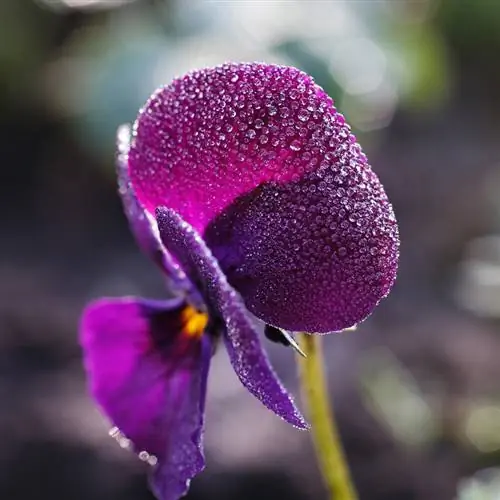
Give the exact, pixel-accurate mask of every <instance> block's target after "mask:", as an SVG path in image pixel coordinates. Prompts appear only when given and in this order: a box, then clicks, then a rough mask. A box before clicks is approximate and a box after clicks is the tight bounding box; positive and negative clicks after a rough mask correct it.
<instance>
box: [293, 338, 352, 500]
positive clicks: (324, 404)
mask: <svg viewBox="0 0 500 500" xmlns="http://www.w3.org/2000/svg"><path fill="white" fill-rule="evenodd" d="M298 342H299V345H300V347H301V349H302V350H303V351H304V354H305V355H306V357H305V358H304V357H301V356H297V360H298V365H299V374H300V385H301V390H302V397H303V399H304V402H305V404H306V405H307V407H308V410H309V418H310V420H311V427H312V428H311V432H312V435H313V441H314V447H315V450H316V456H317V459H318V463H319V467H320V470H321V473H322V474H323V478H324V480H325V483H326V487H327V489H328V493H329V498H330V499H331V500H356V499H357V498H358V497H357V494H356V490H355V489H354V485H353V483H352V480H351V477H350V473H349V467H348V465H347V461H346V459H345V455H344V451H343V448H342V443H341V441H340V435H339V432H338V429H337V424H336V422H335V419H334V418H333V413H332V412H331V410H330V408H331V406H330V402H329V398H328V390H327V384H326V380H325V373H324V368H323V356H322V352H321V337H320V336H319V335H309V334H306V333H300V334H298Z"/></svg>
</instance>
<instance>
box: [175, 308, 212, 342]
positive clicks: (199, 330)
mask: <svg viewBox="0 0 500 500" xmlns="http://www.w3.org/2000/svg"><path fill="white" fill-rule="evenodd" d="M181 321H182V332H183V333H184V334H185V335H187V336H188V337H194V338H200V337H201V336H202V335H203V332H204V331H205V328H206V326H207V324H208V314H207V313H205V312H201V311H198V309H195V308H194V307H192V306H189V305H188V306H186V307H185V308H184V309H183V310H182V312H181Z"/></svg>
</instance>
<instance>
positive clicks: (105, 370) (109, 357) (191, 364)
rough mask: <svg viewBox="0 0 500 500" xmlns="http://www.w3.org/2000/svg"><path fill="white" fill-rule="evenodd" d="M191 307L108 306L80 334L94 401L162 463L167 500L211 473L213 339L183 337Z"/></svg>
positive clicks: (136, 302) (89, 312) (157, 487)
mask: <svg viewBox="0 0 500 500" xmlns="http://www.w3.org/2000/svg"><path fill="white" fill-rule="evenodd" d="M184 306H185V304H184V303H183V301H182V300H180V299H174V300H170V301H161V302H160V301H147V300H143V299H136V298H122V299H102V300H100V301H97V302H94V303H92V304H90V305H89V306H88V307H87V309H86V311H85V313H84V316H83V319H82V324H81V332H80V341H81V344H82V347H83V350H84V357H85V368H86V371H87V374H88V376H89V380H90V389H91V392H92V395H93V396H94V398H95V399H96V401H97V402H98V404H99V405H100V406H101V407H102V409H103V410H104V412H105V413H106V414H107V416H108V417H109V418H110V420H111V421H112V422H113V424H114V425H115V426H116V427H118V428H119V429H120V432H121V433H123V435H124V436H125V437H126V438H127V439H128V440H130V443H131V446H132V447H133V450H134V451H135V452H136V453H138V454H139V456H140V457H141V458H143V457H151V460H152V461H154V462H157V464H156V465H155V469H154V473H153V477H152V487H153V490H154V491H155V493H156V495H157V497H158V498H159V499H161V500H177V499H178V498H179V497H181V496H182V495H183V494H184V493H185V492H186V491H187V488H188V485H189V481H190V480H191V478H193V477H194V476H195V475H196V474H198V473H199V472H200V471H201V470H202V469H203V468H204V457H203V450H202V442H201V440H202V433H203V425H204V406H205V393H206V383H207V376H208V368H209V362H210V356H211V351H212V349H211V345H210V338H209V337H208V336H207V335H203V336H202V337H201V339H200V338H194V337H188V336H186V335H185V334H183V333H182V330H181V325H182V321H181V317H180V315H181V312H182V310H183V308H184ZM141 452H142V453H141Z"/></svg>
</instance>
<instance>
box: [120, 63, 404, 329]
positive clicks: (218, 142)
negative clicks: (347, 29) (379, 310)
mask: <svg viewBox="0 0 500 500" xmlns="http://www.w3.org/2000/svg"><path fill="white" fill-rule="evenodd" d="M136 130H137V131H136V135H135V137H134V139H133V141H132V146H131V151H130V158H129V172H130V178H131V181H132V184H133V185H134V188H135V190H136V192H137V196H138V198H139V199H140V200H141V203H142V204H143V205H144V206H145V208H146V209H147V210H148V211H149V212H151V213H153V212H154V210H155V208H156V207H158V206H167V207H169V208H171V209H174V210H175V211H176V212H178V213H179V214H180V216H181V217H182V218H183V219H184V220H186V221H187V222H188V223H190V224H191V225H192V226H193V227H194V228H195V229H196V230H197V231H198V232H199V233H200V234H201V235H202V236H203V237H204V239H205V241H206V242H207V244H208V246H209V248H210V249H211V250H212V252H213V254H214V255H215V257H216V259H217V260H218V261H219V264H220V266H221V268H222V270H223V272H224V273H225V274H226V276H227V278H228V280H229V283H230V284H231V285H232V286H233V287H235V288H236V289H237V290H238V292H240V293H241V295H242V297H243V299H244V302H245V304H246V306H247V307H248V308H249V309H250V310H251V311H252V312H253V313H254V314H255V315H256V316H257V317H259V318H260V319H262V320H263V321H264V322H266V323H271V324H273V325H275V326H278V327H282V328H285V329H288V330H295V331H298V330H305V331H309V332H319V333H326V332H330V331H337V330H342V329H344V328H347V327H350V326H352V325H354V324H357V323H359V322H360V321H362V320H363V319H365V318H366V317H367V316H368V315H369V314H370V313H371V312H372V310H373V309H374V307H375V306H376V305H377V304H378V303H379V301H380V300H381V299H382V298H383V297H384V296H386V295H387V293H388V292H389V290H390V288H391V287H392V284H393V282H394V280H395V276H396V271H397V262H398V246H399V236H398V230H397V224H396V220H395V217H394V213H393V210H392V207H391V205H390V203H389V201H388V199H387V196H386V194H385V192H384V189H383V187H382V185H381V184H380V182H379V179H378V178H377V176H376V175H375V174H374V173H373V171H372V170H371V168H370V166H369V164H368V162H367V159H366V156H365V155H364V154H363V153H362V151H361V148H360V147H359V145H358V144H357V142H356V139H355V137H354V136H353V135H352V134H351V131H350V127H349V126H348V125H347V124H346V122H345V119H344V117H343V116H342V115H341V114H340V113H338V112H337V110H336V109H335V107H334V105H333V101H332V100H331V99H330V98H329V97H328V96H327V95H326V94H325V92H324V91H323V90H322V89H321V88H320V87H319V86H317V85H316V84H315V83H314V81H313V79H312V78H311V77H310V76H308V75H306V74H305V73H303V72H301V71H299V70H297V69H295V68H289V67H284V66H274V65H266V64H260V63H252V64H226V65H223V66H220V67H217V68H209V69H204V70H200V71H195V72H193V73H190V74H188V75H186V76H184V77H182V78H179V79H177V80H174V81H173V82H172V83H171V84H170V85H168V86H166V87H164V88H162V89H160V90H159V91H158V92H156V93H155V94H154V95H153V96H152V97H151V99H150V100H149V101H148V103H147V104H146V106H145V107H144V109H143V110H142V111H141V113H140V115H139V117H138V120H137V122H136Z"/></svg>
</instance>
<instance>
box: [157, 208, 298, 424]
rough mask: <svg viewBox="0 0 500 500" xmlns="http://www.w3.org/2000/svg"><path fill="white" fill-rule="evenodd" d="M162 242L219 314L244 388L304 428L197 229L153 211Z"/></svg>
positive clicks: (170, 214)
mask: <svg viewBox="0 0 500 500" xmlns="http://www.w3.org/2000/svg"><path fill="white" fill-rule="evenodd" d="M156 216H157V220H158V228H159V231H160V236H161V239H162V241H163V244H164V245H165V246H166V247H167V248H168V249H169V251H170V252H172V255H173V256H174V257H175V258H176V259H178V260H179V262H180V263H181V265H182V266H183V268H184V269H185V270H186V272H187V273H188V275H189V277H190V278H191V280H192V281H193V282H195V283H197V284H198V286H199V287H200V289H201V290H202V291H203V294H204V296H205V300H206V302H207V304H208V305H209V307H211V308H213V309H215V311H216V313H217V314H218V315H220V316H221V318H222V319H223V321H224V324H225V328H226V335H225V343H226V346H227V349H228V353H229V356H230V359H231V363H232V365H233V368H234V370H235V372H236V374H237V375H238V377H239V379H240V380H241V382H242V383H243V385H244V386H245V387H246V388H247V389H248V390H249V391H250V392H251V393H252V394H253V395H254V396H255V397H257V398H258V399H259V400H260V401H261V402H262V403H263V404H264V405H265V406H266V407H267V408H269V409H270V410H272V411H274V412H275V413H276V414H277V415H279V416H280V417H281V418H283V419H284V420H286V421H287V422H289V423H291V424H293V425H295V426H297V427H300V428H307V423H306V422H305V420H304V418H303V417H302V415H301V414H300V412H299V410H298V409H297V408H296V406H295V404H294V402H293V400H292V398H291V397H290V396H289V394H288V393H287V392H286V390H285V389H284V387H283V386H282V385H281V383H280V381H279V380H278V378H277V376H276V374H275V373H274V371H273V369H272V367H271V365H270V363H269V360H268V358H267V356H266V354H265V352H264V350H263V348H262V346H261V342H260V339H259V335H258V332H257V330H256V327H255V325H254V324H253V322H252V320H251V319H250V317H249V315H248V313H247V311H246V309H245V306H244V304H243V302H242V300H241V298H240V297H239V295H238V294H237V293H236V292H235V290H234V289H233V288H232V287H231V286H230V285H229V284H228V282H227V280H226V278H225V276H224V274H223V272H222V271H221V269H220V267H219V265H218V263H217V261H216V260H215V259H214V257H213V255H212V253H211V252H210V249H209V248H208V247H207V246H206V244H205V243H204V241H203V240H202V238H201V237H200V235H199V234H198V233H197V232H196V231H195V229H194V228H193V227H192V226H191V225H190V224H188V223H187V222H185V221H183V220H182V218H181V217H180V216H179V214H177V213H176V212H175V211H173V210H171V209H168V208H164V207H161V208H158V209H157V210H156Z"/></svg>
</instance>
